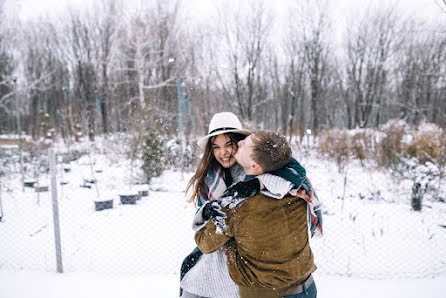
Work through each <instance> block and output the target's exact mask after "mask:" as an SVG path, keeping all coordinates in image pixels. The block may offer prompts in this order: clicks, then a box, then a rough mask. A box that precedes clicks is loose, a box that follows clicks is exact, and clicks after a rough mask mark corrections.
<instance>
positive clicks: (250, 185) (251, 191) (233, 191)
mask: <svg viewBox="0 0 446 298" xmlns="http://www.w3.org/2000/svg"><path fill="white" fill-rule="evenodd" d="M259 192H260V181H259V179H257V178H254V179H251V180H248V181H242V182H238V183H236V184H233V185H231V186H230V187H228V188H227V189H226V190H225V192H224V193H223V194H222V195H221V196H220V198H218V200H219V201H221V203H222V206H223V207H226V206H228V205H229V208H234V207H235V206H237V205H238V204H239V203H241V202H243V201H244V200H246V199H248V198H250V197H252V196H255V195H256V194H258V193H259Z"/></svg>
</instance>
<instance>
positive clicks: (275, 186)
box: [257, 173, 294, 199]
mask: <svg viewBox="0 0 446 298" xmlns="http://www.w3.org/2000/svg"><path fill="white" fill-rule="evenodd" d="M257 178H258V179H259V181H260V182H262V183H263V185H264V186H265V188H266V189H265V190H262V191H261V193H262V194H264V195H266V196H269V197H272V198H275V199H281V198H283V197H284V196H285V195H286V194H287V193H288V192H289V191H290V190H291V189H292V188H293V187H294V184H293V183H291V182H290V181H288V180H286V179H284V178H282V177H279V176H275V175H272V174H268V173H265V174H262V175H259V176H257Z"/></svg>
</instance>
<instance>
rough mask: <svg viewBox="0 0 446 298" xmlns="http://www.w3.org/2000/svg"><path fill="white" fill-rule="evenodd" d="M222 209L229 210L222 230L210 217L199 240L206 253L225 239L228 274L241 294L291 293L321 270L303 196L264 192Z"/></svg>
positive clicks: (199, 234)
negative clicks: (310, 238)
mask: <svg viewBox="0 0 446 298" xmlns="http://www.w3.org/2000/svg"><path fill="white" fill-rule="evenodd" d="M223 210H224V211H225V212H226V214H227V216H228V217H227V218H226V225H227V227H226V229H225V230H224V231H223V233H217V232H216V226H215V225H214V223H213V222H212V221H209V223H208V225H207V226H206V228H204V229H202V230H200V231H198V232H196V234H195V241H196V243H197V245H198V247H199V248H200V250H201V251H202V252H203V253H210V252H213V251H215V250H217V249H218V248H219V247H221V246H222V245H223V244H224V243H226V247H227V257H228V270H229V274H230V276H231V278H232V279H233V280H234V282H235V283H236V284H237V285H238V286H239V292H240V297H241V298H245V297H257V298H260V297H282V296H286V295H287V293H289V291H291V290H293V289H294V288H295V287H296V286H297V285H299V284H300V283H302V282H303V281H304V280H305V279H306V278H307V277H308V276H309V275H310V274H311V273H312V272H313V271H314V270H316V266H315V265H314V262H313V253H312V251H311V248H310V245H309V242H308V230H307V204H306V202H305V201H304V200H302V199H299V198H296V197H290V196H287V197H285V198H283V199H281V200H277V199H274V198H270V197H267V196H265V195H263V194H259V195H257V196H254V197H252V198H250V199H248V200H246V201H245V202H244V203H243V204H242V205H241V206H239V207H237V208H235V209H227V208H223Z"/></svg>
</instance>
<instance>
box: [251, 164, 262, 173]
mask: <svg viewBox="0 0 446 298" xmlns="http://www.w3.org/2000/svg"><path fill="white" fill-rule="evenodd" d="M251 168H252V169H253V170H254V171H256V172H261V171H262V167H261V166H260V165H259V164H258V163H256V162H254V163H253V164H252V166H251Z"/></svg>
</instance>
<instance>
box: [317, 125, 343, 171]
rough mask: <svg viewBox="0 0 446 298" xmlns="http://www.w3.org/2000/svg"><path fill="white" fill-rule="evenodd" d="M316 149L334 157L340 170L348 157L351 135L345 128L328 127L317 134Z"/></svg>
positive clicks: (331, 157) (329, 156)
mask: <svg viewBox="0 0 446 298" xmlns="http://www.w3.org/2000/svg"><path fill="white" fill-rule="evenodd" d="M317 149H318V151H319V152H320V153H322V154H323V155H324V156H327V157H328V158H330V159H334V160H335V161H336V164H337V165H338V169H339V172H341V171H342V170H343V169H344V167H345V165H346V164H347V163H348V161H349V159H350V153H351V137H350V135H349V134H348V131H347V130H345V129H330V130H325V131H323V132H321V133H320V134H319V142H318V147H317Z"/></svg>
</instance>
